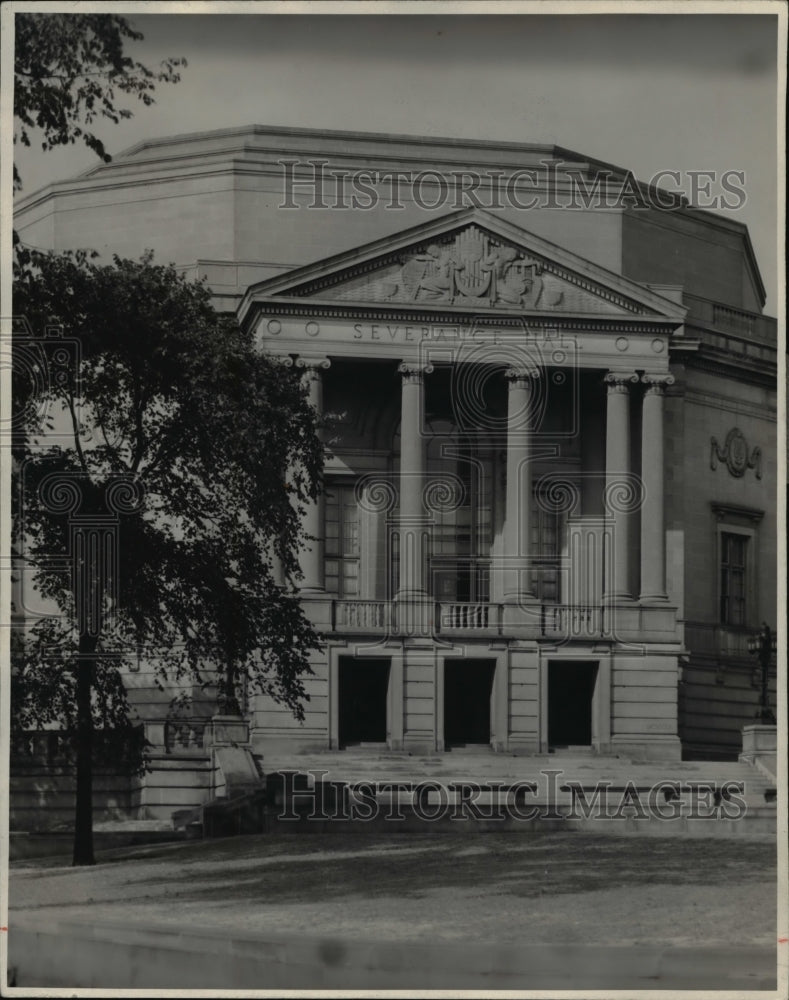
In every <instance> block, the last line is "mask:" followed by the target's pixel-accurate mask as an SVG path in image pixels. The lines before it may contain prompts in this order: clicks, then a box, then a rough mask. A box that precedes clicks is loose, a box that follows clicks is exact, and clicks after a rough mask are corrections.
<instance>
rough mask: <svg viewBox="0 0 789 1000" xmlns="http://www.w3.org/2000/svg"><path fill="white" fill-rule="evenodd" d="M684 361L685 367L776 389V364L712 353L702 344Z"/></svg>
mask: <svg viewBox="0 0 789 1000" xmlns="http://www.w3.org/2000/svg"><path fill="white" fill-rule="evenodd" d="M684 363H685V366H686V367H687V368H695V369H698V370H701V371H706V372H710V373H712V374H713V375H722V376H724V377H725V378H734V379H737V380H738V381H740V382H748V383H750V384H751V385H758V386H761V387H762V388H765V389H772V390H773V391H776V390H777V388H778V372H777V368H776V366H774V365H768V364H764V363H763V364H759V363H758V362H755V361H754V360H753V359H748V358H744V357H741V356H739V355H738V356H737V357H733V356H730V355H725V354H722V353H721V354H718V353H717V352H715V353H713V351H711V350H710V349H709V348H705V347H704V346H703V345H702V347H701V349H700V350H699V351H698V353H696V354H689V355H688V356H687V358H686V360H685V362H684Z"/></svg>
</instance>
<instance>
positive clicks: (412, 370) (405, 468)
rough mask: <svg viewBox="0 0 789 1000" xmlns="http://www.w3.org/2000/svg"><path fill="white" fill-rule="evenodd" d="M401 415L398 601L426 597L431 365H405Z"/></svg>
mask: <svg viewBox="0 0 789 1000" xmlns="http://www.w3.org/2000/svg"><path fill="white" fill-rule="evenodd" d="M397 370H398V372H399V373H400V375H402V390H401V392H402V395H401V416H400V518H399V534H400V585H399V589H398V594H397V597H398V600H403V599H405V598H423V597H425V596H426V595H427V586H426V580H425V569H426V567H425V562H426V556H427V552H426V541H427V539H426V534H427V518H426V514H425V506H424V500H423V492H424V486H425V461H426V451H427V449H426V440H425V434H424V429H423V415H424V400H425V385H424V377H425V375H426V374H429V373H430V372H432V370H433V366H432V365H424V364H421V365H420V364H411V363H409V362H405V361H404V362H403V363H402V364H401V365H400V366H399V368H398V369H397Z"/></svg>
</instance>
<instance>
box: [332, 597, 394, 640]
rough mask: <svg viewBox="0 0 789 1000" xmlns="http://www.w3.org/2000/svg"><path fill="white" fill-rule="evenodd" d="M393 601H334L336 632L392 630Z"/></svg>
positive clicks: (333, 621) (333, 620) (333, 623)
mask: <svg viewBox="0 0 789 1000" xmlns="http://www.w3.org/2000/svg"><path fill="white" fill-rule="evenodd" d="M392 627H393V615H392V603H391V601H347V600H340V601H332V630H333V631H334V632H390V631H392Z"/></svg>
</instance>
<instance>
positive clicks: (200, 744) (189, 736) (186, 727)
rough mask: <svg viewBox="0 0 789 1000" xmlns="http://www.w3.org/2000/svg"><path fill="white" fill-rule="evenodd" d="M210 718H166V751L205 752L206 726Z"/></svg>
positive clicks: (174, 752) (173, 752) (179, 752)
mask: <svg viewBox="0 0 789 1000" xmlns="http://www.w3.org/2000/svg"><path fill="white" fill-rule="evenodd" d="M209 724H210V719H205V718H203V719H188V718H184V719H166V720H165V723H164V750H165V753H168V754H169V753H172V754H183V753H203V752H204V741H205V735H206V728H207V727H208V725H209Z"/></svg>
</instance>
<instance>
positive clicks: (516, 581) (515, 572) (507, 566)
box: [503, 367, 540, 604]
mask: <svg viewBox="0 0 789 1000" xmlns="http://www.w3.org/2000/svg"><path fill="white" fill-rule="evenodd" d="M504 377H505V378H506V379H507V381H508V383H509V389H508V392H507V486H506V494H505V512H504V551H503V565H504V602H505V604H520V603H522V602H523V600H524V599H526V600H529V599H532V600H533V599H534V595H533V593H532V589H531V572H530V570H531V565H530V559H529V549H530V538H529V535H530V532H531V500H532V498H531V465H530V461H531V445H532V416H533V409H534V405H533V401H532V395H533V391H534V388H533V385H532V382H533V380H534V379H537V378H539V377H540V372H539V370H538V369H537V368H525V367H520V368H508V369H507V371H505V373H504Z"/></svg>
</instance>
